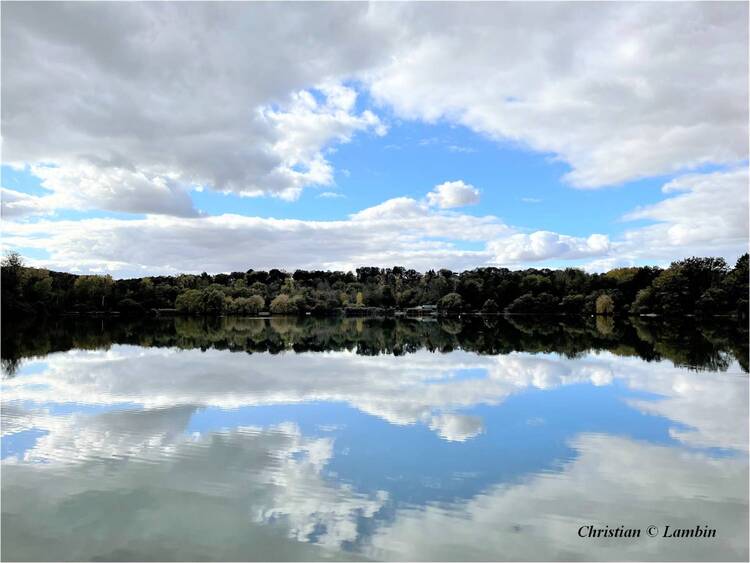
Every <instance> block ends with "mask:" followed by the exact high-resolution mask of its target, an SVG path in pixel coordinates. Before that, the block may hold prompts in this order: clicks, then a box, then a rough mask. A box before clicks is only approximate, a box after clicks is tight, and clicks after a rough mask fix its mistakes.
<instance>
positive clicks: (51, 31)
mask: <svg viewBox="0 0 750 563" xmlns="http://www.w3.org/2000/svg"><path fill="white" fill-rule="evenodd" d="M281 9H282V11H284V14H283V15H281V14H280V13H279V11H278V10H277V9H273V8H271V7H270V6H264V5H261V4H257V5H241V4H236V5H225V6H219V5H210V4H191V5H182V6H181V5H167V4H165V5H158V6H157V5H153V6H147V5H135V4H133V5H120V6H117V5H114V4H113V5H104V4H102V5H96V4H89V5H76V4H56V5H53V6H48V7H46V8H45V9H39V6H38V5H33V4H26V5H22V4H19V5H18V6H13V7H10V8H9V9H7V10H5V11H4V14H3V16H4V17H3V21H2V50H3V68H2V97H3V108H2V123H3V159H4V161H5V162H11V163H31V164H35V163H47V164H49V163H53V164H55V165H57V167H58V169H59V170H60V172H58V174H60V175H63V176H65V177H66V179H67V181H66V182H53V183H52V184H51V186H52V188H53V189H57V190H58V191H59V192H60V193H61V195H63V196H64V197H63V198H62V201H61V202H59V203H62V204H66V205H72V204H75V203H76V202H78V203H80V201H81V199H82V198H79V197H78V194H77V193H76V191H75V190H73V189H71V185H70V183H73V184H76V183H87V184H89V186H88V193H87V198H86V201H87V202H88V205H95V206H99V207H101V208H103V209H115V210H123V209H122V208H123V207H124V208H125V209H124V210H126V211H132V210H138V211H140V210H143V209H146V210H148V211H151V212H158V213H172V214H177V215H184V214H185V213H186V212H189V210H190V208H189V207H186V205H185V202H184V201H183V199H184V196H183V194H182V193H181V191H180V190H176V189H174V188H166V189H168V190H169V189H172V191H174V192H175V193H174V195H175V199H176V201H173V202H164V201H162V200H161V199H160V198H161V196H160V191H163V190H164V189H165V188H164V182H166V179H167V178H168V179H170V180H171V181H172V182H174V183H176V184H178V185H179V186H181V188H182V189H185V188H187V187H189V186H195V185H197V186H203V185H207V186H209V187H212V188H215V189H217V190H221V191H232V192H236V193H240V194H245V195H259V194H268V195H276V196H280V197H284V198H287V199H293V198H295V197H296V196H297V195H299V192H300V190H301V189H302V188H303V187H304V186H306V185H313V184H322V185H326V184H329V183H331V177H332V171H331V165H330V164H329V163H328V162H327V160H326V159H325V157H324V156H323V150H324V149H325V148H326V147H327V146H328V145H329V144H331V143H341V142H347V141H348V140H349V139H350V138H351V136H352V135H353V134H354V133H355V132H357V131H363V130H372V131H374V132H376V133H378V134H382V133H383V132H384V130H385V129H384V125H383V124H382V123H380V121H379V119H378V118H377V117H376V116H375V115H374V114H373V113H372V112H370V111H362V112H359V111H357V110H356V108H355V107H354V104H355V101H356V92H355V91H354V90H352V89H351V88H348V87H345V86H342V85H340V84H336V83H333V82H331V79H334V78H336V77H340V76H344V75H347V74H351V73H352V72H354V71H356V70H358V69H360V68H362V67H363V66H365V67H367V66H369V65H371V64H373V63H374V62H375V59H376V57H379V56H380V55H379V54H377V53H378V52H379V51H380V49H376V48H373V47H375V46H381V47H382V48H383V49H384V50H385V51H387V48H388V44H389V39H388V36H387V35H385V34H383V33H381V32H380V31H379V30H378V23H377V22H375V21H371V20H370V19H368V18H367V12H368V10H367V6H365V5H351V6H346V7H343V9H342V8H341V7H337V8H334V7H332V6H325V5H322V4H321V5H316V6H292V5H289V6H285V7H282V8H281ZM303 37H304V38H306V40H305V41H301V40H300V38H303ZM271 43H272V44H273V45H274V47H273V48H269V47H268V45H269V44H271ZM342 45H346V48H343V49H342V48H341V46H342ZM92 170H93V171H94V172H95V174H93V175H92ZM100 175H103V179H102V182H101V185H97V184H95V183H92V177H98V176H100ZM123 177H124V178H123ZM119 179H124V181H123V182H121V181H120V180H119ZM111 180H112V181H115V183H114V184H113V182H112V181H111ZM149 186H150V190H149ZM120 192H123V196H124V199H125V202H123V205H119V202H118V200H119V198H120V195H121V194H120ZM151 192H153V198H152V197H149V196H148V194H150V193H151ZM165 195H168V194H165ZM50 203H52V202H50ZM54 203H58V202H57V201H54ZM152 203H153V208H152V207H151V206H152ZM113 204H114V205H113Z"/></svg>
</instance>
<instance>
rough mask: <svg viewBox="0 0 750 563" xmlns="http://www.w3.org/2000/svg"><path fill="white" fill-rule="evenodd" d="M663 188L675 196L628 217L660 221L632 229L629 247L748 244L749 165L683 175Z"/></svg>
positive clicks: (739, 246) (663, 248)
mask: <svg viewBox="0 0 750 563" xmlns="http://www.w3.org/2000/svg"><path fill="white" fill-rule="evenodd" d="M662 191H663V192H664V193H666V194H675V195H674V197H670V198H667V199H665V200H662V201H660V202H659V203H656V204H654V205H649V206H646V207H642V208H639V209H637V210H636V211H633V212H632V213H629V214H627V215H626V216H625V219H628V220H635V219H650V220H652V221H656V222H657V223H656V225H652V226H649V227H645V228H642V229H634V230H631V231H629V232H628V233H626V235H625V240H626V242H627V245H626V246H627V247H628V248H632V247H646V248H649V249H651V251H652V252H661V253H669V252H672V253H673V252H675V250H676V249H684V248H701V247H705V246H707V245H710V246H713V247H718V248H732V249H738V250H740V249H742V248H743V247H744V248H745V249H747V242H748V171H747V168H744V167H743V168H738V169H735V170H730V171H726V172H714V173H711V174H694V175H688V176H682V177H679V178H677V179H675V180H673V181H671V182H669V183H668V184H666V185H665V186H664V187H663V188H662ZM745 251H746V250H745Z"/></svg>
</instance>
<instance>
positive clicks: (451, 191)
mask: <svg viewBox="0 0 750 563" xmlns="http://www.w3.org/2000/svg"><path fill="white" fill-rule="evenodd" d="M427 202H428V203H429V204H430V205H434V206H437V207H440V208H441V209H450V208H452V207H464V206H466V205H476V204H477V203H479V190H478V189H476V188H475V187H474V186H472V185H471V184H466V183H464V182H463V180H457V181H455V182H444V183H442V184H440V185H437V186H435V190H434V191H432V192H430V193H428V194H427Z"/></svg>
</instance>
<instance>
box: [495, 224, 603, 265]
mask: <svg viewBox="0 0 750 563" xmlns="http://www.w3.org/2000/svg"><path fill="white" fill-rule="evenodd" d="M487 247H488V249H489V250H490V251H491V252H493V253H494V260H495V261H496V262H499V263H501V264H507V263H514V262H538V261H542V260H548V259H551V258H554V259H563V260H575V259H578V258H585V257H587V256H601V255H604V254H606V253H607V252H608V251H609V249H610V241H609V237H607V236H606V235H591V236H589V237H588V238H580V237H571V236H567V235H560V234H558V233H552V232H549V231H537V232H535V233H531V234H528V235H527V234H521V233H519V234H515V235H511V236H509V237H507V238H504V239H500V240H496V241H492V242H489V243H488V244H487Z"/></svg>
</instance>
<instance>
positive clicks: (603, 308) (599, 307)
mask: <svg viewBox="0 0 750 563" xmlns="http://www.w3.org/2000/svg"><path fill="white" fill-rule="evenodd" d="M614 312H615V302H614V300H613V299H612V298H611V297H610V296H609V295H607V294H606V293H602V294H601V295H600V296H599V297H597V298H596V314H597V315H613V314H614Z"/></svg>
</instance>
